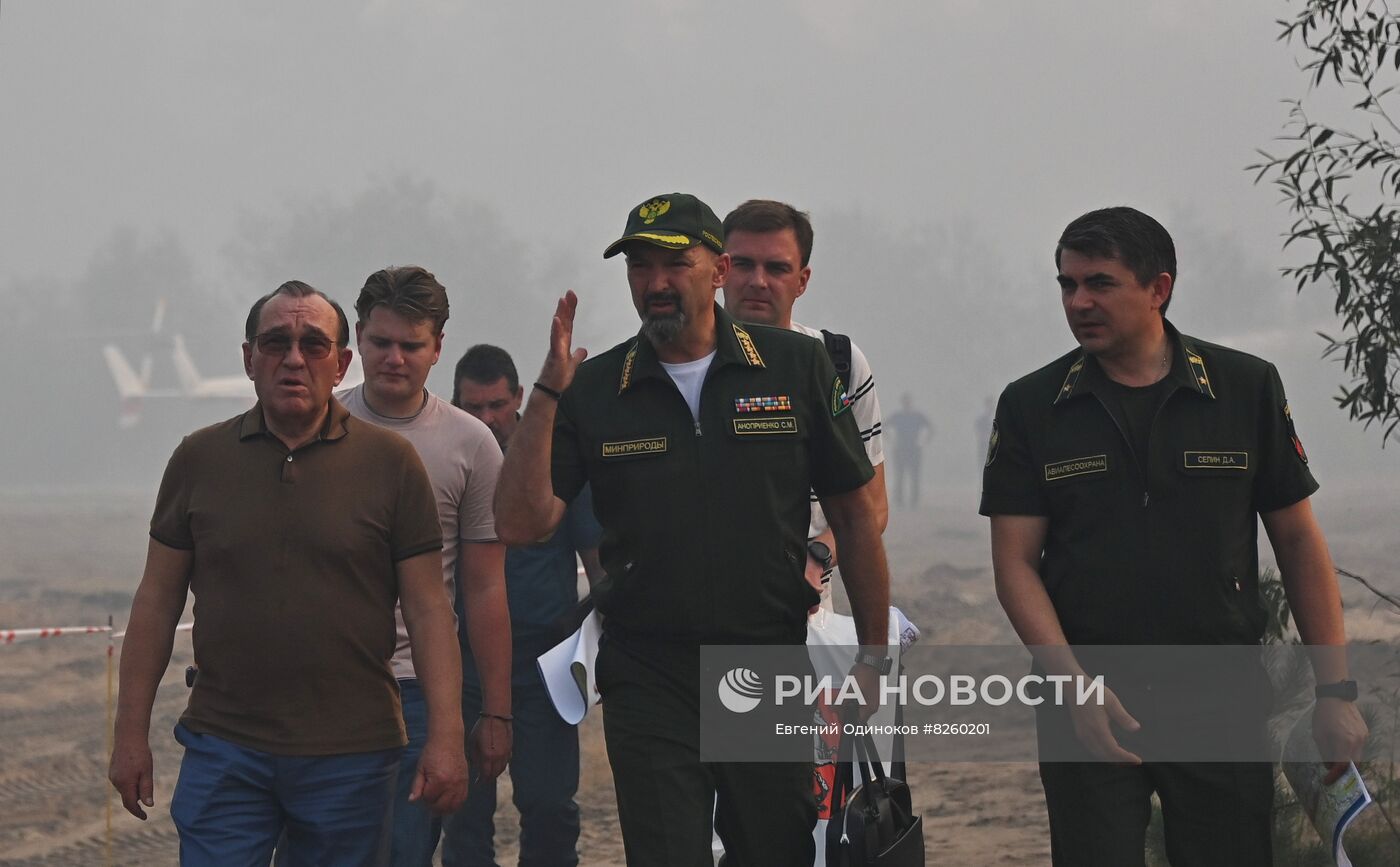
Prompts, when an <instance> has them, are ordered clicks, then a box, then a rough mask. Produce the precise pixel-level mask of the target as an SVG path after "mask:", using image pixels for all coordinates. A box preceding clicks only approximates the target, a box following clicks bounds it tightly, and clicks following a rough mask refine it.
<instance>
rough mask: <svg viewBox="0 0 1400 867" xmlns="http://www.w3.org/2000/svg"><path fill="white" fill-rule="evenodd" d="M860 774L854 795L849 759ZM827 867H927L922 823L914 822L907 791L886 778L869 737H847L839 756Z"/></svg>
mask: <svg viewBox="0 0 1400 867" xmlns="http://www.w3.org/2000/svg"><path fill="white" fill-rule="evenodd" d="M852 752H854V753H855V759H856V761H855V764H856V766H857V767H858V768H860V786H859V788H856V789H855V790H854V791H852V785H853V783H854V779H853V777H854V774H853V772H852V770H851V755H852ZM837 757H838V758H837V767H836V785H835V788H834V789H833V791H832V793H831V806H832V813H831V821H830V822H829V823H828V824H827V826H826V865H827V867H924V819H923V817H922V816H915V815H914V809H913V803H912V801H911V798H910V795H909V787H908V786H907V785H905V783H904V781H903V780H897V779H895V778H893V777H887V776H885V768H884V766H883V765H881V764H880V757H879V755H878V754H876V752H875V742H874V740H873V739H872V738H871V737H870V735H868V734H867V735H859V736H856V735H843V736H842V737H841V747H840V749H839V750H838V752H837Z"/></svg>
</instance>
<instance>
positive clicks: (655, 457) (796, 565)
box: [496, 193, 889, 867]
mask: <svg viewBox="0 0 1400 867" xmlns="http://www.w3.org/2000/svg"><path fill="white" fill-rule="evenodd" d="M723 234H724V230H723V228H722V227H721V225H720V221H719V219H718V218H717V217H716V216H715V215H714V212H713V211H711V210H710V208H709V207H708V206H707V205H705V203H703V202H701V201H700V200H699V199H697V198H695V197H694V196H691V195H686V194H682V193H672V194H669V195H662V196H657V197H655V198H652V199H649V200H647V201H645V202H643V203H642V204H641V205H639V206H638V207H636V208H634V209H633V210H632V211H631V212H630V213H629V215H628V219H627V224H626V230H625V231H624V233H623V236H622V238H620V239H619V240H618V241H616V242H614V243H613V244H611V245H609V247H608V248H607V250H606V251H605V252H604V254H603V255H604V257H605V258H607V257H610V256H613V255H615V254H617V253H625V254H626V257H627V280H628V283H629V285H630V287H631V290H632V301H633V304H634V305H635V307H636V308H637V312H638V313H639V314H640V316H641V319H642V328H641V332H640V333H639V334H637V335H636V336H635V337H632V338H630V339H629V340H627V341H625V342H623V343H621V344H619V345H618V346H616V347H614V348H613V349H611V350H609V351H607V352H605V353H604V354H602V355H601V356H599V357H598V358H596V359H593V360H591V361H588V362H586V363H583V364H580V362H581V361H582V360H583V357H584V355H585V352H584V351H583V350H581V349H580V350H574V349H573V348H572V332H573V322H574V313H575V310H576V308H577V303H578V299H577V298H576V296H575V295H574V294H573V293H572V292H570V293H568V294H566V295H565V297H564V298H563V299H561V300H560V302H559V304H558V307H557V309H556V312H555V317H554V321H553V325H552V327H551V339H550V350H549V353H548V355H547V357H546V361H545V364H544V368H543V370H542V371H541V373H540V377H539V380H538V381H537V382H536V383H535V384H534V386H533V389H534V391H533V395H532V397H531V400H530V402H529V404H528V406H527V407H526V410H525V413H524V415H523V416H522V417H521V420H520V424H519V425H518V426H517V428H516V430H515V434H514V436H513V437H512V439H511V447H510V450H509V451H507V452H506V460H505V464H504V466H503V467H502V471H501V482H500V485H499V487H498V488H497V492H496V528H497V531H498V532H499V533H500V535H501V538H502V540H503V541H505V542H506V543H507V544H508V545H518V544H523V543H527V542H531V541H534V540H537V539H542V538H544V537H546V536H548V535H549V534H550V533H551V532H552V531H553V530H554V528H555V527H556V526H558V524H559V522H560V521H561V520H562V518H563V516H564V513H565V508H566V506H565V504H566V503H568V502H569V501H570V500H572V499H573V497H574V496H575V495H576V494H577V493H578V492H579V491H580V490H581V489H582V488H583V486H584V484H585V483H588V484H591V486H592V489H593V502H594V511H595V512H596V514H597V516H598V520H599V522H600V523H601V524H602V526H603V540H602V544H601V546H600V554H601V559H602V563H603V568H604V572H605V573H606V578H605V579H604V581H603V586H601V587H599V588H596V589H595V596H596V597H597V600H598V609H599V611H600V612H602V614H603V618H604V619H603V624H604V625H603V629H604V636H603V641H602V643H601V646H600V649H599V653H598V660H597V668H596V675H597V684H598V688H599V690H600V692H601V694H602V696H603V714H604V716H603V725H604V733H605V736H606V740H607V745H608V759H609V761H610V762H611V764H612V768H613V778H614V782H615V786H616V789H617V802H618V814H619V818H620V821H621V825H622V836H623V843H624V846H625V848H626V853H627V861H628V863H629V864H638V865H652V864H667V865H674V867H692V865H695V867H698V865H709V864H711V857H712V856H711V851H710V839H711V838H710V833H711V832H710V828H711V824H710V818H711V810H712V806H713V807H715V813H714V827H715V829H716V830H718V832H719V835H720V838H721V840H722V841H723V842H724V846H725V850H726V852H727V853H728V854H729V856H730V857H732V858H733V859H735V860H736V861H737V863H739V864H762V865H765V867H767V865H780V867H781V865H804V867H806V865H810V864H811V863H812V858H813V840H812V836H811V833H812V827H813V825H814V824H815V821H816V803H815V800H814V798H813V794H812V766H811V763H810V762H808V763H805V764H803V763H777V762H772V763H739V762H735V763H713V762H711V763H702V762H700V760H699V740H700V732H699V700H700V689H701V684H700V683H699V680H698V671H699V648H700V646H701V645H704V644H788V645H800V644H802V643H803V641H804V640H805V638H806V619H807V609H808V607H809V606H810V605H812V604H813V603H815V602H816V601H817V599H818V596H817V592H816V591H815V590H814V589H813V588H812V587H811V586H810V585H809V584H808V583H807V582H806V581H805V580H804V578H803V571H804V566H805V563H806V560H807V550H806V539H807V526H808V521H809V519H810V517H811V515H810V510H809V500H808V494H809V491H815V492H816V493H817V494H818V496H819V497H820V498H821V504H822V508H823V510H824V511H825V513H826V515H827V518H828V520H829V522H830V524H831V527H832V529H833V531H834V532H835V535H836V540H837V542H838V544H839V545H840V547H841V552H842V565H843V569H842V572H843V579H844V581H845V583H846V588H847V592H848V595H849V596H850V599H851V607H852V610H853V613H854V615H855V621H856V629H857V632H858V634H859V636H860V640H861V642H862V644H863V645H866V646H867V648H866V651H865V652H862V654H861V656H860V660H861V661H860V662H858V663H857V664H856V665H855V670H856V671H855V673H856V676H857V677H858V678H860V679H861V681H862V684H863V686H864V687H865V689H864V693H865V694H866V695H875V694H876V693H875V679H876V677H877V676H878V675H877V671H878V670H879V669H881V668H886V669H887V668H888V657H887V656H886V655H885V649H884V648H885V634H886V625H887V624H886V618H887V615H888V607H889V575H888V572H887V569H886V566H885V558H884V549H883V547H882V546H881V543H880V531H879V525H878V523H877V522H876V519H875V515H874V511H873V509H872V508H871V505H870V501H869V498H868V496H867V491H866V487H865V486H866V484H867V483H868V482H869V481H870V479H871V478H872V476H873V474H874V473H873V470H872V469H871V466H870V461H869V459H868V458H867V457H866V456H865V452H864V449H863V448H862V447H861V443H860V437H859V434H858V431H857V429H856V424H855V420H854V419H853V418H852V416H851V413H850V412H849V409H850V398H849V397H848V396H847V394H846V386H845V384H844V383H843V382H842V381H841V380H840V378H839V377H837V376H836V373H835V371H834V370H833V368H832V365H831V361H830V359H829V358H828V357H827V354H826V351H825V349H824V348H823V346H822V344H821V343H820V342H818V341H816V340H812V339H811V338H810V337H808V336H806V335H803V334H798V333H795V332H792V331H788V330H785V329H779V328H771V327H767V326H757V325H755V326H747V325H746V326H741V325H739V324H738V323H736V322H735V321H734V320H733V319H731V318H730V316H729V315H728V314H727V313H726V312H725V311H724V310H723V309H722V308H720V307H719V306H718V305H716V304H715V293H716V290H717V289H719V287H720V286H722V285H723V284H724V281H725V277H726V275H727V273H728V270H729V257H728V256H726V255H724V252H723V250H724V239H723ZM707 688H711V689H712V688H713V685H710V686H709V687H707ZM716 796H717V804H716Z"/></svg>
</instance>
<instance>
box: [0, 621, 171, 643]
mask: <svg viewBox="0 0 1400 867" xmlns="http://www.w3.org/2000/svg"><path fill="white" fill-rule="evenodd" d="M193 626H194V624H193V623H181V624H180V625H178V626H176V627H175V631H176V632H183V631H185V630H187V629H190V628H191V627H193ZM111 631H112V627H110V626H44V627H37V628H34V629H0V644H16V643H18V642H21V641H29V640H30V639H34V638H58V637H60V636H63V635H93V634H95V633H99V632H103V633H105V632H111ZM125 636H126V632H125V631H123V632H114V633H112V637H113V638H123V637H125Z"/></svg>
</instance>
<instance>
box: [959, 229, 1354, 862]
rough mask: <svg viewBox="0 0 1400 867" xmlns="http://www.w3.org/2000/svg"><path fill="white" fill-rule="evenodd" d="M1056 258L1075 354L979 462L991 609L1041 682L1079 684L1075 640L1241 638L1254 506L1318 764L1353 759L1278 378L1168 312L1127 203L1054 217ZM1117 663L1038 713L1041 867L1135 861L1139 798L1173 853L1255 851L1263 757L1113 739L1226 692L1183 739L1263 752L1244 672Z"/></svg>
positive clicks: (1252, 570)
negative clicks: (1304, 669)
mask: <svg viewBox="0 0 1400 867" xmlns="http://www.w3.org/2000/svg"><path fill="white" fill-rule="evenodd" d="M1055 266H1056V268H1057V270H1058V274H1057V278H1056V279H1057V280H1058V281H1059V284H1060V292H1061V300H1062V302H1063V304H1064V310H1065V319H1066V320H1067V321H1068V323H1069V327H1070V331H1071V332H1072V333H1073V334H1074V338H1075V340H1076V341H1078V343H1079V347H1078V348H1077V349H1075V350H1074V351H1073V352H1070V353H1067V354H1066V355H1064V356H1062V357H1061V358H1059V359H1056V360H1055V361H1053V362H1051V363H1050V364H1048V365H1046V366H1045V367H1042V368H1041V369H1039V370H1037V371H1035V372H1033V373H1030V374H1028V375H1026V376H1024V377H1022V378H1021V379H1018V380H1016V381H1015V382H1013V383H1011V384H1010V385H1008V386H1007V387H1006V390H1005V391H1003V392H1002V395H1001V400H1000V402H999V403H998V404H997V410H996V420H995V422H994V424H993V428H992V435H991V442H990V445H989V447H988V452H987V459H986V469H985V471H984V474H983V485H982V504H981V512H982V514H984V515H988V516H990V517H991V532H992V562H993V567H994V570H995V573H996V585H997V596H998V598H999V599H1000V600H1001V603H1002V606H1003V607H1004V608H1005V609H1006V614H1007V617H1008V618H1009V619H1010V620H1011V624H1012V625H1013V626H1014V627H1015V628H1016V632H1017V634H1018V635H1019V636H1020V637H1021V640H1022V641H1023V642H1025V644H1026V645H1027V646H1030V647H1035V648H1038V649H1037V650H1036V651H1035V656H1036V659H1037V662H1038V664H1039V665H1040V666H1041V667H1042V668H1044V669H1045V671H1046V673H1048V674H1051V675H1065V676H1069V677H1078V676H1082V675H1084V674H1085V673H1086V671H1085V667H1086V666H1085V662H1084V660H1085V659H1091V658H1093V656H1094V654H1093V653H1092V650H1091V648H1090V647H1089V646H1090V645H1141V644H1149V645H1246V646H1248V645H1256V644H1258V643H1259V640H1260V638H1261V637H1262V635H1263V630H1264V623H1265V613H1264V610H1263V608H1262V606H1261V604H1260V598H1259V585H1258V575H1259V554H1258V550H1257V538H1256V537H1257V534H1258V529H1257V524H1258V520H1259V519H1262V520H1263V524H1264V529H1265V530H1266V531H1267V532H1268V535H1269V541H1270V542H1271V543H1272V545H1273V549H1274V555H1275V557H1276V558H1277V560H1278V563H1279V568H1280V570H1281V571H1282V573H1283V583H1284V587H1285V588H1286V590H1287V593H1288V602H1289V604H1290V606H1291V607H1292V611H1293V616H1294V618H1295V621H1296V623H1297V626H1298V632H1299V634H1300V635H1301V636H1302V638H1303V641H1304V642H1306V643H1307V644H1309V645H1314V647H1312V648H1311V650H1312V654H1311V656H1312V661H1313V669H1314V673H1315V674H1316V678H1317V683H1319V684H1321V686H1319V687H1318V688H1317V695H1318V700H1317V705H1316V708H1315V710H1314V711H1313V716H1312V724H1313V731H1314V737H1315V738H1316V740H1317V743H1318V746H1319V747H1320V748H1321V752H1322V755H1323V756H1324V757H1325V758H1326V759H1327V760H1328V761H1329V762H1331V763H1332V765H1331V770H1330V773H1331V774H1332V775H1333V776H1334V777H1335V776H1336V775H1337V774H1340V772H1341V771H1342V770H1343V769H1344V768H1345V765H1346V760H1347V759H1360V757H1361V746H1362V744H1363V742H1364V741H1365V739H1366V734H1367V732H1366V724H1365V723H1364V722H1362V720H1361V715H1360V714H1359V713H1358V712H1357V709H1356V705H1355V704H1354V702H1355V700H1356V683H1355V682H1354V681H1351V680H1349V679H1348V674H1347V661H1346V649H1345V647H1344V645H1345V643H1346V633H1345V629H1344V626H1343V621H1342V609H1341V602H1340V596H1339V594H1338V590H1337V579H1336V575H1335V573H1334V572H1333V568H1332V561H1331V558H1330V556H1329V555H1328V553H1327V543H1326V541H1325V540H1324V539H1323V536H1322V531H1321V530H1320V529H1319V527H1318V524H1317V521H1316V520H1315V519H1314V517H1313V513H1312V506H1311V505H1310V501H1309V496H1310V495H1311V494H1312V493H1313V492H1314V491H1315V490H1317V482H1316V481H1314V480H1313V477H1312V474H1311V473H1310V472H1309V471H1308V458H1307V453H1306V452H1304V450H1303V445H1302V443H1301V441H1299V439H1298V435H1297V433H1296V432H1295V431H1294V428H1293V419H1292V416H1291V414H1290V413H1289V409H1288V401H1287V400H1286V399H1285V398H1284V393H1283V384H1282V382H1280V380H1279V375H1278V371H1277V370H1275V369H1274V366H1273V365H1272V364H1269V363H1268V362H1266V361H1263V360H1262V359H1259V358H1255V357H1254V356H1252V355H1246V354H1245V353H1243V352H1239V351H1236V350H1233V349H1228V348H1226V347H1223V346H1217V345H1215V344H1212V343H1207V342H1205V341H1203V340H1198V339H1196V338H1194V337H1188V336H1186V335H1184V334H1182V333H1180V332H1179V331H1177V330H1176V328H1175V327H1173V326H1172V324H1171V323H1170V322H1168V321H1167V319H1166V316H1165V313H1166V309H1167V305H1168V304H1169V303H1170V302H1171V299H1172V294H1173V291H1174V289H1175V283H1176V250H1175V247H1174V245H1173V243H1172V239H1171V236H1170V235H1169V234H1167V230H1166V229H1164V228H1163V227H1162V226H1161V224H1160V223H1158V222H1157V221H1156V220H1154V219H1152V218H1151V217H1149V216H1148V215H1146V214H1144V213H1142V212H1141V211H1137V210H1134V209H1132V208H1126V207H1115V208H1105V209H1103V210H1098V211H1092V212H1090V213H1087V214H1085V215H1083V216H1081V217H1079V218H1077V219H1075V220H1074V221H1073V222H1071V223H1070V224H1069V225H1068V226H1067V227H1066V228H1065V230H1064V232H1063V233H1062V234H1061V235H1060V239H1059V243H1058V244H1056V246H1055ZM1256 516H1258V517H1257V518H1256ZM1119 655H1121V652H1120V653H1115V654H1113V658H1109V659H1107V660H1105V659H1100V660H1099V662H1098V664H1091V665H1092V668H1091V670H1090V671H1089V672H1088V673H1090V674H1104V673H1105V671H1104V669H1109V670H1108V671H1107V672H1106V677H1107V685H1108V690H1106V691H1105V698H1106V701H1105V702H1103V703H1102V704H1094V703H1089V704H1084V705H1074V704H1070V705H1068V706H1061V707H1056V706H1054V705H1053V704H1052V703H1049V702H1047V703H1045V704H1042V705H1041V706H1040V707H1038V708H1037V711H1038V714H1037V726H1038V730H1039V735H1040V739H1041V745H1042V748H1043V747H1044V746H1045V744H1046V743H1048V742H1049V741H1048V740H1047V739H1048V738H1049V737H1050V736H1051V735H1053V734H1056V733H1058V734H1061V735H1063V736H1064V737H1063V740H1065V741H1067V742H1068V743H1069V745H1070V747H1071V748H1072V749H1074V750H1075V753H1076V755H1078V756H1079V757H1080V759H1081V760H1079V761H1042V763H1041V766H1040V775H1041V781H1042V782H1043V784H1044V787H1045V802H1046V807H1047V809H1048V811H1049V817H1050V850H1051V857H1052V859H1053V861H1054V863H1055V864H1056V865H1065V867H1069V865H1073V867H1096V865H1103V867H1119V865H1123V864H1141V863H1143V848H1144V834H1145V831H1146V829H1147V824H1148V818H1149V816H1150V815H1151V810H1152V806H1151V802H1150V798H1151V795H1152V794H1153V793H1154V792H1155V793H1156V794H1157V795H1158V797H1159V798H1160V800H1161V805H1162V813H1163V816H1164V818H1165V828H1166V847H1167V857H1168V858H1169V859H1170V860H1171V862H1172V863H1173V864H1190V865H1204V867H1210V865H1221V867H1224V865H1230V867H1241V865H1245V867H1248V865H1259V867H1265V865H1269V864H1272V863H1273V861H1272V858H1271V856H1270V846H1271V830H1272V822H1271V816H1272V813H1271V806H1272V801H1273V795H1274V773H1273V766H1272V765H1271V764H1270V763H1267V762H1256V763H1248V762H1227V761H1217V762H1174V761H1170V760H1161V761H1146V762H1144V761H1143V759H1142V756H1140V755H1139V754H1138V753H1136V752H1133V751H1132V750H1130V749H1128V747H1132V748H1133V749H1136V750H1139V751H1142V752H1147V751H1148V750H1151V749H1155V745H1156V744H1160V743H1161V742H1162V740H1161V739H1162V737H1163V736H1164V735H1171V734H1174V732H1172V731H1171V729H1173V728H1174V727H1176V726H1179V725H1190V724H1191V723H1193V722H1194V723H1195V724H1196V725H1199V719H1200V718H1199V717H1186V718H1184V719H1183V718H1181V717H1180V716H1179V715H1178V714H1179V709H1180V708H1181V707H1182V706H1183V705H1185V704H1188V703H1189V701H1190V699H1191V698H1193V697H1195V696H1199V695H1201V694H1202V693H1203V691H1205V690H1207V689H1216V690H1219V689H1220V688H1221V684H1228V685H1229V686H1230V688H1231V692H1230V696H1231V699H1230V700H1231V705H1230V708H1229V712H1228V713H1225V714H1215V713H1211V714H1208V715H1207V716H1206V719H1207V720H1208V725H1209V728H1207V729H1206V730H1205V731H1203V732H1202V733H1201V736H1202V737H1203V738H1207V739H1209V740H1211V741H1212V742H1213V743H1223V744H1238V745H1240V746H1241V749H1242V750H1246V751H1247V749H1248V747H1247V746H1246V745H1252V746H1253V749H1254V750H1255V751H1262V749H1263V744H1264V743H1265V742H1266V741H1265V722H1266V720H1267V717H1268V705H1269V702H1268V701H1267V700H1266V698H1265V697H1266V696H1267V695H1268V693H1269V691H1270V687H1269V682H1268V677H1267V675H1266V674H1265V672H1264V670H1263V667H1262V665H1259V664H1258V663H1257V661H1252V662H1251V664H1250V665H1248V666H1239V668H1240V670H1239V671H1228V669H1229V668H1230V667H1229V666H1223V667H1222V669H1221V670H1218V671H1217V670H1214V669H1211V670H1197V671H1190V672H1180V671H1162V670H1156V672H1155V673H1153V674H1149V675H1147V676H1138V674H1140V673H1141V671H1142V670H1143V669H1135V671H1134V674H1133V675H1132V676H1127V677H1119V678H1116V679H1115V677H1114V670H1115V666H1118V665H1121V664H1122V663H1121V661H1120V662H1115V661H1114V659H1116V657H1118V656H1119ZM1229 675H1238V676H1239V677H1237V678H1235V679H1231V680H1226V679H1225V677H1226V676H1229ZM1183 699H1184V700H1183ZM1148 755H1149V758H1150V757H1151V753H1150V752H1149V753H1148ZM1169 758H1170V757H1166V759H1169Z"/></svg>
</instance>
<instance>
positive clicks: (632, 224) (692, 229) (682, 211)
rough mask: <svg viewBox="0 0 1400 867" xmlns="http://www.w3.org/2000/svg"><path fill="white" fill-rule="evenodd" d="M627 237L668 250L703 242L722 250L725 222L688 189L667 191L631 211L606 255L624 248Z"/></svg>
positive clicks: (630, 239)
mask: <svg viewBox="0 0 1400 867" xmlns="http://www.w3.org/2000/svg"><path fill="white" fill-rule="evenodd" d="M628 241H646V242H647V243H648V244H655V245H656V246H658V247H664V248H665V249H667V250H688V249H690V248H691V247H694V246H696V245H699V244H704V245H706V246H708V247H709V248H710V249H712V250H714V251H715V252H716V253H723V252H724V224H723V223H721V222H720V221H719V217H716V216H715V212H714V211H712V210H710V206H709V205H707V204H705V203H704V202H702V201H700V200H699V199H697V198H695V197H694V196H692V195H690V194H689V193H666V194H664V195H660V196H653V197H652V198H650V199H647V200H646V201H645V202H642V203H641V204H640V205H638V206H637V207H635V208H633V209H632V211H631V212H630V213H628V215H627V228H625V229H623V230H622V237H621V238H618V239H617V240H616V241H613V242H612V243H611V244H609V245H608V249H606V250H604V251H603V258H604V259H608V258H611V257H613V256H616V255H617V254H618V253H620V252H622V247H623V245H624V244H626V243H627V242H628Z"/></svg>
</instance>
